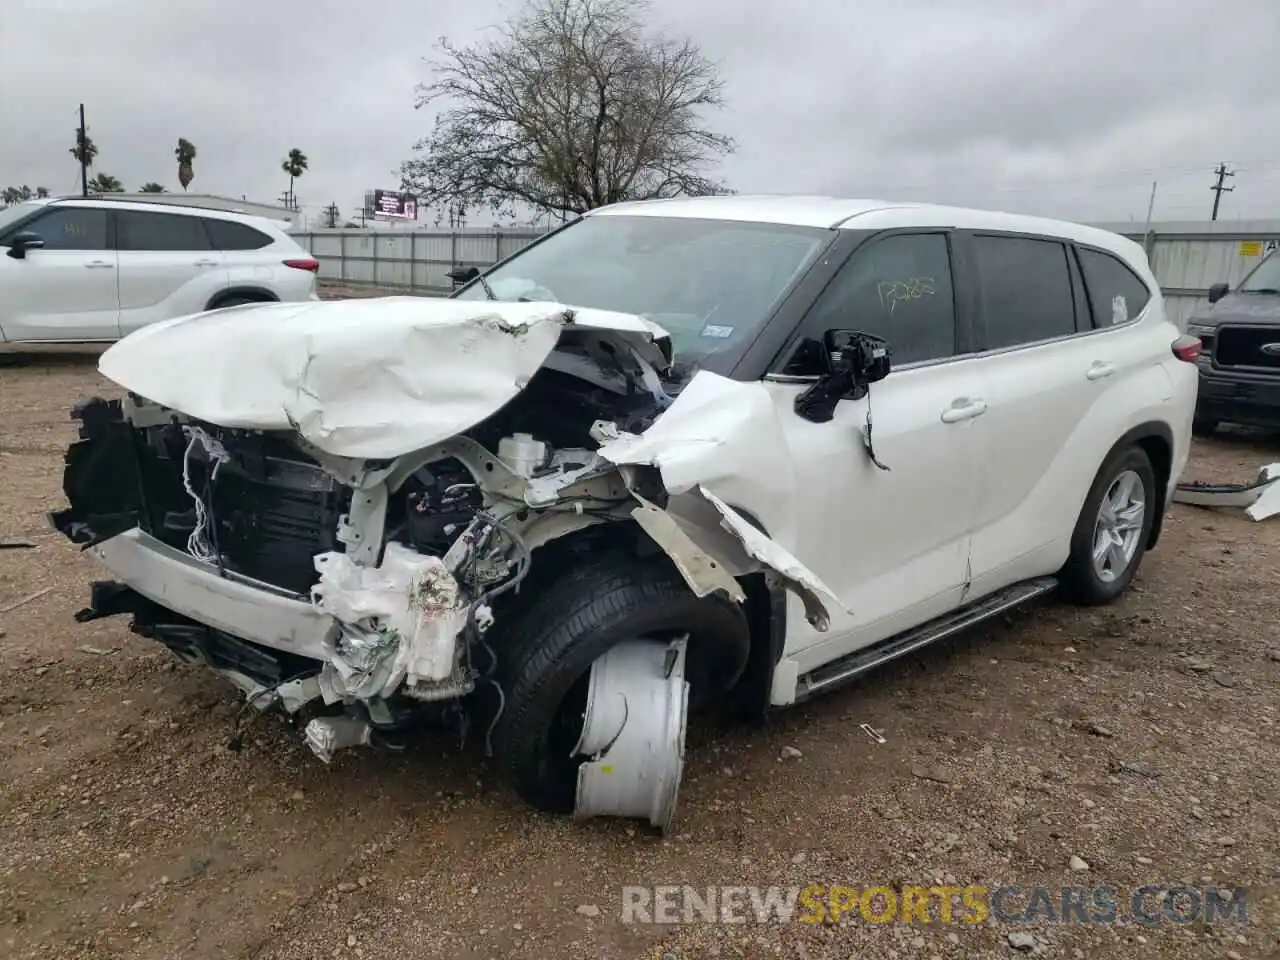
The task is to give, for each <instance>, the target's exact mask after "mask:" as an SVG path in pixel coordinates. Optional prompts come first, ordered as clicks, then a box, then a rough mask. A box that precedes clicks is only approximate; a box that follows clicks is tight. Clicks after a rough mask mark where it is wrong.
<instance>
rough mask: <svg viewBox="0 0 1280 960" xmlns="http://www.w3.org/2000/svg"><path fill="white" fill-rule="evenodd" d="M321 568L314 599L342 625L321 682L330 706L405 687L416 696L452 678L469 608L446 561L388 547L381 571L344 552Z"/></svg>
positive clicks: (321, 562)
mask: <svg viewBox="0 0 1280 960" xmlns="http://www.w3.org/2000/svg"><path fill="white" fill-rule="evenodd" d="M315 564H316V570H318V571H319V573H320V582H319V583H317V584H316V585H315V586H314V587H312V588H311V600H312V602H313V603H314V604H315V606H316V608H317V609H319V610H321V611H322V612H324V613H327V614H329V615H330V616H331V617H333V618H334V619H335V620H336V621H338V624H339V626H340V632H339V634H338V636H337V638H336V639H334V640H332V641H331V642H330V644H329V648H330V649H329V650H328V651H327V652H328V653H329V656H328V658H327V660H326V661H325V665H324V668H323V670H322V672H321V675H320V684H321V689H322V691H323V692H324V695H325V700H326V702H335V701H337V700H345V699H347V698H349V697H354V698H358V699H368V698H370V697H377V696H388V695H390V694H391V693H392V692H393V691H394V690H395V689H396V688H397V687H399V686H400V684H401V682H402V681H403V682H404V683H405V692H406V693H412V691H413V688H414V687H416V686H417V685H419V684H423V685H427V686H430V685H431V684H433V683H436V682H439V681H443V680H448V679H450V677H452V676H453V674H454V672H455V670H456V668H457V652H458V651H457V640H458V637H459V635H460V634H461V633H462V631H463V628H464V627H465V626H466V622H467V613H468V606H467V600H466V599H465V597H464V595H463V592H462V589H461V586H460V585H459V584H458V581H457V580H456V579H455V578H454V576H453V574H452V572H450V570H449V569H448V567H446V566H445V562H444V561H443V560H441V559H440V558H439V557H433V556H427V555H424V554H420V553H418V552H416V551H415V550H412V549H410V548H409V547H406V546H403V545H402V544H399V543H388V544H387V546H386V549H385V551H384V553H383V558H382V563H381V564H380V565H379V566H377V567H366V566H360V565H359V564H357V563H356V562H355V561H354V560H353V559H352V558H351V557H350V556H349V555H347V554H342V553H323V554H320V555H319V556H318V557H316V558H315ZM458 692H462V693H465V692H468V691H467V690H462V691H458ZM428 699H430V697H428Z"/></svg>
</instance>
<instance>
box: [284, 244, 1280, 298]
mask: <svg viewBox="0 0 1280 960" xmlns="http://www.w3.org/2000/svg"><path fill="white" fill-rule="evenodd" d="M1097 226H1100V227H1102V228H1104V229H1106V230H1111V231H1113V232H1115V233H1120V234H1123V235H1125V236H1127V237H1129V238H1130V239H1132V240H1135V241H1137V242H1138V243H1141V244H1143V245H1144V246H1145V247H1146V250H1147V255H1148V257H1149V259H1150V261H1151V266H1152V270H1153V271H1154V272H1155V275H1156V279H1157V280H1158V281H1159V282H1160V286H1161V288H1162V290H1163V291H1164V295H1165V300H1166V302H1167V304H1168V310H1169V314H1170V316H1171V318H1173V319H1175V320H1178V321H1182V320H1185V319H1187V318H1188V317H1190V316H1191V315H1192V314H1193V313H1196V312H1197V311H1200V310H1203V309H1206V308H1207V307H1208V301H1207V300H1206V299H1205V296H1206V294H1207V293H1208V290H1209V286H1210V285H1211V284H1214V283H1217V282H1219V281H1225V282H1227V283H1229V284H1231V285H1232V287H1234V286H1235V285H1236V284H1237V283H1239V282H1240V280H1241V279H1242V278H1243V277H1244V275H1245V274H1246V273H1248V272H1249V271H1250V270H1251V269H1253V267H1255V266H1257V264H1258V263H1259V261H1261V259H1262V258H1263V257H1264V256H1265V255H1266V254H1267V253H1269V252H1270V251H1271V250H1274V249H1275V248H1276V247H1277V246H1280V220H1235V221H1223V220H1219V221H1216V222H1209V221H1187V222H1179V221H1169V222H1163V223H1153V224H1151V225H1150V226H1149V228H1148V229H1147V230H1146V232H1145V233H1144V231H1143V229H1142V227H1141V226H1140V225H1138V224H1134V223H1100V224H1097ZM543 232H544V231H542V230H538V229H510V230H493V229H489V230H484V229H474V228H473V229H464V230H402V229H396V230H385V229H384V230H367V229H366V230H359V229H347V230H312V231H308V232H296V233H294V237H295V238H296V239H297V240H298V242H299V243H301V244H302V245H303V246H304V247H306V248H307V249H309V250H310V251H311V255H312V256H314V257H315V258H316V259H317V260H319V261H320V277H321V279H323V280H328V281H331V282H334V283H341V284H346V285H351V286H361V285H367V286H376V287H384V288H388V289H398V290H410V291H415V292H423V293H448V292H449V290H450V289H451V288H452V285H451V282H450V280H449V278H448V273H449V271H450V270H453V269H454V268H456V267H467V266H476V267H480V268H482V269H483V268H484V267H487V266H489V265H491V264H493V263H496V262H497V261H498V260H501V259H503V258H505V257H508V256H510V255H511V254H513V253H515V252H516V251H517V250H519V249H520V248H521V247H523V246H525V245H526V244H528V243H530V242H531V241H533V240H535V239H537V238H538V237H539V236H541V235H542V234H543Z"/></svg>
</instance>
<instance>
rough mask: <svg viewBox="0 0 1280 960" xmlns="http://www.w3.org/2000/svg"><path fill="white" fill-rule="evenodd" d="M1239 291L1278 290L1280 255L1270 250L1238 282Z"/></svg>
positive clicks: (1279, 282)
mask: <svg viewBox="0 0 1280 960" xmlns="http://www.w3.org/2000/svg"><path fill="white" fill-rule="evenodd" d="M1240 292H1241V293H1276V292H1280V256H1276V253H1275V252H1272V253H1271V255H1270V256H1268V257H1267V259H1265V260H1263V261H1262V262H1261V263H1260V264H1258V266H1257V267H1256V268H1254V271H1253V273H1251V274H1249V276H1247V277H1246V278H1245V281H1244V283H1242V284H1240Z"/></svg>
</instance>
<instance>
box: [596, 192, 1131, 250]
mask: <svg viewBox="0 0 1280 960" xmlns="http://www.w3.org/2000/svg"><path fill="white" fill-rule="evenodd" d="M588 215H589V216H600V217H606V216H633V217H634V216H647V217H698V218H703V219H708V220H743V221H749V222H755V223H780V224H789V225H794V226H800V227H825V228H828V229H844V230H888V229H892V228H895V227H955V228H958V229H966V230H1006V231H1012V232H1015V233H1037V234H1042V235H1047V236H1055V237H1063V238H1065V239H1068V240H1075V241H1078V242H1080V243H1088V244H1092V245H1094V246H1098V247H1102V248H1104V249H1109V250H1113V251H1116V252H1118V253H1123V254H1124V255H1125V256H1126V258H1131V257H1133V256H1134V255H1135V250H1136V251H1137V252H1138V253H1139V254H1141V247H1139V246H1138V245H1137V244H1135V243H1133V241H1131V240H1127V239H1125V238H1124V237H1121V236H1119V235H1118V234H1115V233H1111V232H1109V231H1106V230H1099V229H1098V228H1096V227H1090V226H1086V225H1084V224H1080V223H1071V222H1069V221H1065V220H1050V219H1047V218H1045V217H1029V216H1023V215H1022V214H1017V213H1002V212H999V211H994V210H973V209H967V208H965V207H947V206H939V205H936V204H930V203H912V202H898V201H892V200H874V199H843V198H839V197H816V196H778V195H757V196H736V195H730V196H721V197H677V198H674V199H671V200H641V201H635V202H632V203H618V204H614V205H612V206H608V207H601V208H599V209H597V210H592V211H591V212H590V213H589V214H588ZM1145 259H1146V257H1145V254H1142V260H1143V261H1145Z"/></svg>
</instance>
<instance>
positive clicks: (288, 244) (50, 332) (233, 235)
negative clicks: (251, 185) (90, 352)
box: [0, 198, 319, 352]
mask: <svg viewBox="0 0 1280 960" xmlns="http://www.w3.org/2000/svg"><path fill="white" fill-rule="evenodd" d="M318 269H319V263H318V262H317V261H316V260H315V259H314V258H313V257H312V256H311V254H310V253H308V252H307V251H306V250H305V249H303V248H302V247H301V246H299V245H298V244H297V243H296V242H294V240H293V239H292V238H291V237H290V236H289V235H288V234H286V233H285V232H284V231H283V230H282V229H281V228H280V227H279V226H278V225H277V224H276V223H275V222H274V221H271V220H267V219H265V218H262V217H252V216H245V215H242V214H238V213H233V212H231V211H225V210H212V209H205V208H201V207H186V206H177V205H166V204H158V203H150V202H137V201H134V202H130V201H127V200H112V199H102V198H97V199H78V198H76V199H50V200H35V201H31V202H29V203H21V204H18V205H16V206H12V207H9V208H7V209H5V210H0V351H7V352H26V351H32V352H34V351H37V350H39V349H41V348H42V347H46V346H50V345H56V344H77V343H81V344H82V343H109V342H112V341H115V340H118V339H120V338H121V337H123V336H125V335H127V334H129V333H131V332H133V331H134V330H137V329H138V328H140V327H144V326H146V325H147V324H149V323H155V322H157V321H159V320H168V319H170V318H172V317H181V316H185V315H187V314H192V313H199V312H201V311H203V310H213V309H217V308H219V307H229V306H233V305H235V304H241V303H252V302H258V301H263V302H266V301H277V300H279V301H300V300H315V299H317V294H316V273H317V270H318Z"/></svg>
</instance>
